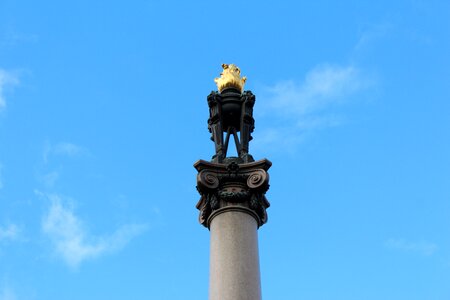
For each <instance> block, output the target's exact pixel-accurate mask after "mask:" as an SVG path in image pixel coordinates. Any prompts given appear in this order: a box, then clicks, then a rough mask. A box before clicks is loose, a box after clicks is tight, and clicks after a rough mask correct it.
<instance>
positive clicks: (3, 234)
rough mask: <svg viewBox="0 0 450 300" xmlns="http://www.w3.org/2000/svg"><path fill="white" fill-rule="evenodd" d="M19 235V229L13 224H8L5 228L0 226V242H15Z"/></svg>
mask: <svg viewBox="0 0 450 300" xmlns="http://www.w3.org/2000/svg"><path fill="white" fill-rule="evenodd" d="M19 233H20V230H19V227H17V225H15V224H8V225H6V226H3V227H1V226H0V242H1V241H6V240H15V239H17V238H18V236H19Z"/></svg>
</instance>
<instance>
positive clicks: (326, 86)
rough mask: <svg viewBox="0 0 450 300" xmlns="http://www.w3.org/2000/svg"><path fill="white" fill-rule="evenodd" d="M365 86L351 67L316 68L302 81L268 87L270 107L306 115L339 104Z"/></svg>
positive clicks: (290, 113) (354, 68)
mask: <svg viewBox="0 0 450 300" xmlns="http://www.w3.org/2000/svg"><path fill="white" fill-rule="evenodd" d="M366 86H367V82H366V81H365V80H364V79H363V78H362V74H361V71H360V70H359V69H357V68H356V67H354V66H332V65H321V66H317V67H315V68H314V69H312V70H311V71H309V72H308V74H306V77H305V79H304V80H303V81H302V82H295V81H292V80H290V81H284V82H280V83H278V84H276V85H275V86H273V87H269V88H268V91H269V93H270V94H271V97H270V99H269V101H270V102H269V103H270V106H271V107H272V108H275V109H277V112H278V113H283V114H285V115H288V116H294V117H298V116H303V115H308V114H311V113H314V112H317V111H320V110H323V109H325V108H328V107H329V106H330V105H334V104H339V103H342V102H343V101H344V100H345V98H344V97H345V96H348V95H350V94H352V93H355V92H357V91H359V90H361V89H362V88H365V87H366Z"/></svg>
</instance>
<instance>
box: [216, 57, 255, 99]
mask: <svg viewBox="0 0 450 300" xmlns="http://www.w3.org/2000/svg"><path fill="white" fill-rule="evenodd" d="M222 68H223V71H222V73H220V77H219V78H214V82H215V83H216V85H217V89H218V90H219V92H222V91H223V90H224V89H226V88H236V89H238V90H239V91H240V92H241V93H242V91H243V90H244V84H245V81H246V80H247V77H245V76H244V77H241V69H239V67H238V66H236V65H234V64H229V65H228V64H222Z"/></svg>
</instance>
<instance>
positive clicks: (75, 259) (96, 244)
mask: <svg viewBox="0 0 450 300" xmlns="http://www.w3.org/2000/svg"><path fill="white" fill-rule="evenodd" d="M41 195H43V194H41ZM45 196H46V197H47V198H48V199H49V200H50V202H51V203H50V207H49V209H48V211H47V213H46V214H45V215H44V217H43V219H42V231H43V233H44V234H45V235H46V236H47V237H48V238H49V239H50V241H51V243H52V245H53V247H54V250H55V253H56V254H57V255H59V256H60V257H61V258H62V259H63V260H64V261H65V262H66V263H67V264H68V265H69V266H70V267H72V268H76V267H78V266H79V265H80V263H82V262H83V261H85V260H88V259H94V258H97V257H99V256H101V255H104V254H107V253H113V252H116V251H119V250H121V249H122V248H124V247H125V246H126V245H127V244H128V243H129V242H130V241H131V240H132V239H133V238H134V237H136V236H137V235H140V234H142V233H143V232H144V231H145V230H146V229H147V226H146V225H142V224H128V225H124V226H122V227H120V228H119V229H117V230H116V231H115V232H114V233H113V234H110V235H103V236H95V235H92V234H90V233H89V231H88V229H87V228H86V225H85V224H84V222H83V221H82V220H81V219H80V218H79V217H78V216H77V215H76V214H75V210H74V207H73V205H71V204H70V203H69V201H63V199H62V198H61V197H60V196H59V195H55V194H53V195H45Z"/></svg>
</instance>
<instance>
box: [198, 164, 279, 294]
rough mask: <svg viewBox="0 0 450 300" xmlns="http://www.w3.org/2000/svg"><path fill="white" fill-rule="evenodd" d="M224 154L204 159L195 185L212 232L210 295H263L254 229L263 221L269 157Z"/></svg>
mask: <svg viewBox="0 0 450 300" xmlns="http://www.w3.org/2000/svg"><path fill="white" fill-rule="evenodd" d="M238 162H241V161H240V160H239V159H232V158H226V159H225V161H224V163H223V164H218V163H210V162H206V161H203V160H200V161H198V162H197V163H196V164H195V165H194V166H195V168H196V169H197V170H198V171H199V173H198V175H197V189H198V191H199V192H200V194H201V198H200V201H199V202H198V204H197V208H198V209H199V210H200V217H199V221H200V223H201V224H203V225H204V226H205V227H207V228H209V230H210V232H211V249H210V279H209V299H210V300H258V299H261V282H260V271H259V254H258V233H257V229H258V228H259V227H260V226H261V225H263V224H264V223H265V222H266V221H267V214H266V208H267V207H269V202H268V201H267V199H266V197H265V192H266V191H267V190H268V188H269V184H268V182H269V175H268V174H267V170H268V169H269V168H270V166H271V163H270V161H268V160H260V161H256V162H252V163H241V164H239V163H238Z"/></svg>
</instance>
